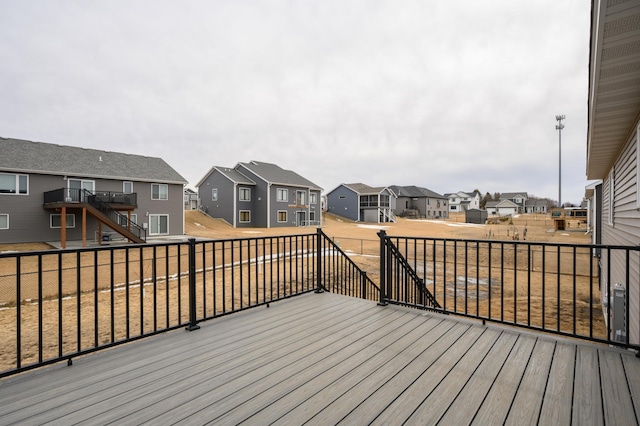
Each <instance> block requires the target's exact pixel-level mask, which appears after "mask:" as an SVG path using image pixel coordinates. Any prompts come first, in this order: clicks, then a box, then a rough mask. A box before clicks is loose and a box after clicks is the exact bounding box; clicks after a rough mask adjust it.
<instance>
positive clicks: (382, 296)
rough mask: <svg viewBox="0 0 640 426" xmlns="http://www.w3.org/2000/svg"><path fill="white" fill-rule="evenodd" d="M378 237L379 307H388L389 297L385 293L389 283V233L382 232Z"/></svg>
mask: <svg viewBox="0 0 640 426" xmlns="http://www.w3.org/2000/svg"><path fill="white" fill-rule="evenodd" d="M378 237H380V301H379V302H378V305H380V306H386V305H387V295H386V293H385V292H386V290H387V285H386V281H387V271H386V267H387V259H386V253H387V250H386V239H387V233H386V232H385V231H384V230H381V231H380V232H378Z"/></svg>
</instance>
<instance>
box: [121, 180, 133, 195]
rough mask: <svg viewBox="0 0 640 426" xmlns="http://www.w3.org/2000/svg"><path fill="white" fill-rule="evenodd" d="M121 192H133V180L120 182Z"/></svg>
mask: <svg viewBox="0 0 640 426" xmlns="http://www.w3.org/2000/svg"><path fill="white" fill-rule="evenodd" d="M122 192H124V193H125V194H133V182H126V181H125V182H122Z"/></svg>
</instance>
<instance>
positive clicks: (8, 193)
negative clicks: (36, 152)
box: [0, 173, 29, 195]
mask: <svg viewBox="0 0 640 426" xmlns="http://www.w3.org/2000/svg"><path fill="white" fill-rule="evenodd" d="M0 175H5V176H13V177H14V178H15V185H16V186H15V191H16V192H0V195H29V175H27V174H23V173H0ZM21 176H22V177H26V178H27V192H24V193H22V192H20V177H21Z"/></svg>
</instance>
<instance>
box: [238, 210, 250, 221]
mask: <svg viewBox="0 0 640 426" xmlns="http://www.w3.org/2000/svg"><path fill="white" fill-rule="evenodd" d="M242 213H249V220H242ZM238 222H239V223H251V210H240V211H239V212H238Z"/></svg>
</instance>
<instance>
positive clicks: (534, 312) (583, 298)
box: [379, 232, 640, 350]
mask: <svg viewBox="0 0 640 426" xmlns="http://www.w3.org/2000/svg"><path fill="white" fill-rule="evenodd" d="M379 236H380V246H381V249H380V256H381V260H380V268H381V272H380V288H381V291H382V294H381V300H382V301H384V302H385V303H395V304H402V305H407V306H413V307H419V308H425V309H433V310H437V311H440V312H442V313H447V314H455V315H462V316H466V317H472V318H476V319H480V320H483V321H493V322H498V323H503V324H508V325H514V326H518V327H525V328H530V329H535V330H538V331H544V332H550V333H554V334H560V335H564V336H570V337H578V338H582V339H587V340H592V341H597V342H602V343H608V344H613V345H618V346H621V347H628V348H633V349H636V350H638V349H640V342H639V338H638V332H639V331H638V330H637V329H635V330H634V328H633V324H634V321H635V323H637V321H638V313H637V312H631V311H630V310H629V309H630V306H631V303H630V300H632V299H634V298H635V299H637V298H638V294H635V295H634V294H633V292H636V293H637V292H638V289H637V288H635V289H634V288H633V286H628V285H616V284H615V283H616V282H620V283H629V277H630V271H631V270H635V269H637V268H638V265H640V247H624V246H593V245H581V244H551V243H534V242H519V241H491V240H455V239H445V238H414V237H395V236H394V237H390V236H387V235H386V234H385V233H384V232H381V233H380V234H379ZM598 251H599V252H600V253H602V257H601V258H600V257H598V256H597V255H596V253H597V252H598ZM407 269H409V270H410V271H407ZM414 274H415V276H414ZM421 283H424V284H425V287H426V289H428V291H429V292H430V294H432V295H433V296H434V297H435V299H436V301H437V303H438V305H437V306H434V305H433V304H432V303H430V299H429V298H424V297H422V295H421V294H420V291H419V288H420V286H421Z"/></svg>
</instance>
